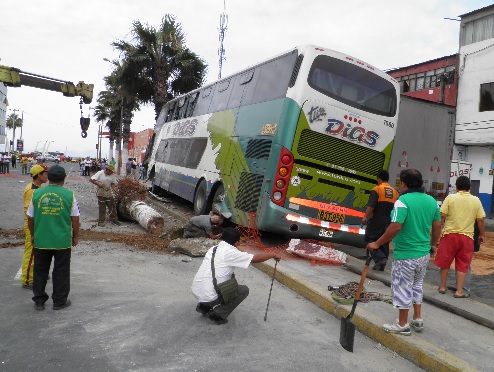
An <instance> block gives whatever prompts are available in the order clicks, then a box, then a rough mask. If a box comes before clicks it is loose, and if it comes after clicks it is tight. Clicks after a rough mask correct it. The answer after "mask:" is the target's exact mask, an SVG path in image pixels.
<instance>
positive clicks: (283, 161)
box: [281, 155, 292, 165]
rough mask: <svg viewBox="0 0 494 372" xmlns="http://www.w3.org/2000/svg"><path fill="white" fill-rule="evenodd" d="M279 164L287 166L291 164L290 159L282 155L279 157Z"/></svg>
mask: <svg viewBox="0 0 494 372" xmlns="http://www.w3.org/2000/svg"><path fill="white" fill-rule="evenodd" d="M281 162H282V163H283V164H284V165H288V164H290V163H291V162H292V158H291V157H289V156H288V155H283V156H282V157H281Z"/></svg>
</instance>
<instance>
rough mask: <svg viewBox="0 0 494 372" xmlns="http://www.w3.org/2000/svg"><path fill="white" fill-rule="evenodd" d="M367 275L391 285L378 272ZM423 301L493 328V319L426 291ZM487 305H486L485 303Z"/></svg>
mask: <svg viewBox="0 0 494 372" xmlns="http://www.w3.org/2000/svg"><path fill="white" fill-rule="evenodd" d="M345 267H346V268H347V269H348V270H350V271H351V272H353V273H355V274H358V275H361V274H362V270H361V269H360V268H359V267H357V266H355V265H353V264H348V263H347V264H346V265H345ZM367 277H368V278H369V279H372V280H377V281H380V282H381V283H383V284H384V285H386V286H388V287H391V281H390V280H389V279H387V278H383V277H382V276H381V275H379V274H375V273H372V272H369V273H367ZM424 286H429V287H430V285H427V284H426V283H424ZM423 298H424V302H427V303H429V304H431V305H434V306H435V307H437V308H439V309H442V310H446V311H448V312H450V313H452V314H455V315H459V316H461V317H462V318H465V319H468V320H470V321H472V322H474V323H477V324H479V325H481V326H483V327H487V328H490V329H494V321H493V320H490V319H488V318H485V317H483V316H480V315H477V314H474V313H471V312H469V311H466V310H463V309H460V308H458V307H455V306H453V305H450V304H448V303H446V302H443V301H440V300H438V299H436V298H434V297H431V296H429V295H427V294H426V293H424V297H423ZM471 301H474V300H471ZM474 302H477V301H474ZM477 303H478V305H479V306H482V305H484V304H483V303H481V302H477ZM485 306H487V305H485Z"/></svg>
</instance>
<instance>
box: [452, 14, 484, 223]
mask: <svg viewBox="0 0 494 372" xmlns="http://www.w3.org/2000/svg"><path fill="white" fill-rule="evenodd" d="M460 18H461V23H460V38H459V39H460V48H459V53H458V54H459V57H458V100H457V116H456V127H455V143H456V144H457V146H456V151H455V153H454V154H453V159H458V160H466V161H468V162H470V163H471V164H472V169H471V175H470V178H471V180H472V188H473V189H476V190H477V189H478V196H479V198H480V200H481V201H482V205H483V207H484V209H485V211H486V213H487V215H488V216H489V214H490V213H491V211H492V199H493V198H492V195H493V172H494V151H493V150H494V5H490V6H487V7H485V8H482V9H479V10H476V11H473V12H470V13H467V14H463V15H461V16H460ZM460 155H461V157H463V159H460Z"/></svg>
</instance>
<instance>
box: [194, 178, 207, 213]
mask: <svg viewBox="0 0 494 372" xmlns="http://www.w3.org/2000/svg"><path fill="white" fill-rule="evenodd" d="M206 191H207V188H206V181H204V180H201V182H199V185H198V186H197V189H196V193H195V194H194V213H195V215H196V216H199V215H201V214H205V213H206V208H207V199H206Z"/></svg>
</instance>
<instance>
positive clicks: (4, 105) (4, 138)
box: [0, 83, 8, 151]
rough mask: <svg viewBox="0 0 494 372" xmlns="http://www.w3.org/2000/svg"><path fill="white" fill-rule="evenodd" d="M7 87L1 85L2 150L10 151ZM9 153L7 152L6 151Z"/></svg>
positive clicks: (0, 121)
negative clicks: (8, 141) (8, 142)
mask: <svg viewBox="0 0 494 372" xmlns="http://www.w3.org/2000/svg"><path fill="white" fill-rule="evenodd" d="M7 106H8V100H7V87H6V86H5V85H3V83H0V149H1V150H4V148H5V149H8V146H7V145H6V141H7ZM5 151H7V150H5Z"/></svg>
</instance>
